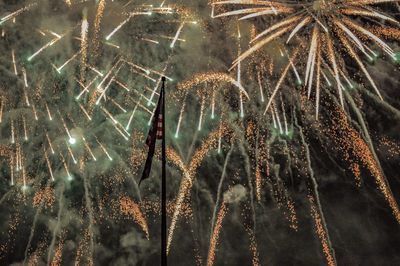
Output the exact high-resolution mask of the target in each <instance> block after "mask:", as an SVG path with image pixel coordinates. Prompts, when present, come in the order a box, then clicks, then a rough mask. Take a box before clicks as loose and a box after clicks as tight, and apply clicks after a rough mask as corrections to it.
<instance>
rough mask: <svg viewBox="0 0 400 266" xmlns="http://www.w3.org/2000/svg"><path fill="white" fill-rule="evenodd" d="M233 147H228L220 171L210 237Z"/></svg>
mask: <svg viewBox="0 0 400 266" xmlns="http://www.w3.org/2000/svg"><path fill="white" fill-rule="evenodd" d="M233 148H234V145H232V146H231V148H230V149H229V151H228V153H227V154H226V157H225V162H224V166H223V169H222V173H221V178H220V179H219V183H218V189H217V198H216V200H215V206H214V211H213V216H212V218H211V232H210V239H212V237H213V230H214V229H213V228H214V226H215V220H216V219H217V208H218V206H219V202H220V200H221V191H222V184H223V182H224V180H225V176H226V170H227V166H228V162H229V158H230V157H231V154H232V152H233Z"/></svg>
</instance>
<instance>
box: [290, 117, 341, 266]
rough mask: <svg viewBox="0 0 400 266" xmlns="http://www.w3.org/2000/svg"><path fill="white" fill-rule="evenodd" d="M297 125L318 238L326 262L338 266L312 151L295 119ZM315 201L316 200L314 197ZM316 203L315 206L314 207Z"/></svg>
mask: <svg viewBox="0 0 400 266" xmlns="http://www.w3.org/2000/svg"><path fill="white" fill-rule="evenodd" d="M295 124H296V126H297V128H298V129H299V134H300V139H301V142H302V144H303V147H304V148H305V155H306V159H307V170H308V173H309V177H310V179H311V183H312V187H313V190H312V192H310V194H311V195H309V196H308V197H309V201H310V203H311V204H312V207H311V210H312V216H313V217H314V220H315V222H316V227H317V233H318V236H319V238H320V240H321V244H322V246H323V251H324V253H325V256H326V260H327V261H328V264H329V265H331V266H332V265H337V261H336V257H335V250H334V249H333V246H332V243H331V240H330V237H329V231H328V226H327V225H326V221H325V217H324V213H323V211H322V205H321V202H320V200H319V192H318V183H317V180H316V179H315V177H314V171H313V169H312V167H311V159H310V150H309V148H308V144H307V143H306V141H305V138H304V135H303V130H302V128H301V127H300V126H299V124H298V123H297V119H296V118H295ZM313 195H314V196H315V199H314V196H313ZM314 201H315V205H316V207H315V205H314ZM319 217H320V218H319Z"/></svg>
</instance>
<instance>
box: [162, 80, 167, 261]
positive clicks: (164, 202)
mask: <svg viewBox="0 0 400 266" xmlns="http://www.w3.org/2000/svg"><path fill="white" fill-rule="evenodd" d="M161 90H162V110H161V112H162V131H163V132H162V180H161V212H162V213H161V266H167V196H166V194H167V188H166V158H165V100H164V99H165V77H162V87H161Z"/></svg>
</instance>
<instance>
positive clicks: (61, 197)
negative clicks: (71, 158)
mask: <svg viewBox="0 0 400 266" xmlns="http://www.w3.org/2000/svg"><path fill="white" fill-rule="evenodd" d="M59 189H60V192H59V197H58V213H57V223H56V225H55V227H54V228H53V236H52V239H51V242H50V245H49V249H48V252H47V266H49V265H50V262H51V261H52V259H51V258H52V257H53V256H54V254H53V249H54V245H55V242H56V238H57V236H58V235H59V232H60V230H61V218H62V217H61V216H62V212H63V209H64V190H65V184H64V183H63V184H62V185H61V187H60V188H59Z"/></svg>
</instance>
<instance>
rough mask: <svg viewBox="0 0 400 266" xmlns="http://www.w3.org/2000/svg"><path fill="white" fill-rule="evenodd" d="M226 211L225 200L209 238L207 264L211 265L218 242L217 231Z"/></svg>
mask: <svg viewBox="0 0 400 266" xmlns="http://www.w3.org/2000/svg"><path fill="white" fill-rule="evenodd" d="M227 211H228V207H227V206H226V203H225V201H223V202H222V204H221V207H220V209H219V212H218V216H217V221H216V223H215V226H214V229H213V234H212V237H211V239H210V248H209V251H208V257H207V266H211V265H213V264H214V259H215V251H216V248H217V244H218V238H219V233H220V231H221V227H222V221H223V220H224V218H225V215H226V213H227Z"/></svg>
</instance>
